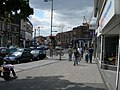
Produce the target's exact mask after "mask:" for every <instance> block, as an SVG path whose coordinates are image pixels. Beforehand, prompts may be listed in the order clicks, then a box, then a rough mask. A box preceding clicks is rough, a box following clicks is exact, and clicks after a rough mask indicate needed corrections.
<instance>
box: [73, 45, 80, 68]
mask: <svg viewBox="0 0 120 90" xmlns="http://www.w3.org/2000/svg"><path fill="white" fill-rule="evenodd" d="M73 55H74V66H76V65H78V57H79V55H80V54H79V52H78V50H77V48H76V47H74V50H73Z"/></svg>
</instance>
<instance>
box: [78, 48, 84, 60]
mask: <svg viewBox="0 0 120 90" xmlns="http://www.w3.org/2000/svg"><path fill="white" fill-rule="evenodd" d="M77 50H78V52H79V61H81V58H82V57H83V49H82V48H81V47H78V48H77Z"/></svg>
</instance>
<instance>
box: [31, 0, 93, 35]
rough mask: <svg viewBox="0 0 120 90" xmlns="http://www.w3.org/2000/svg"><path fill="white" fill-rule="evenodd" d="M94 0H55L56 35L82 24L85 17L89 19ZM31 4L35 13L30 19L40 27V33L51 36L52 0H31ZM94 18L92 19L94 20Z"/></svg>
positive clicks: (54, 29) (36, 27) (35, 25)
mask: <svg viewBox="0 0 120 90" xmlns="http://www.w3.org/2000/svg"><path fill="white" fill-rule="evenodd" d="M93 1H94V0H53V8H54V10H53V26H57V27H53V31H57V32H53V33H52V34H53V35H55V34H56V33H59V32H65V31H69V30H71V29H72V28H74V27H77V26H80V25H82V23H83V22H85V21H84V20H83V17H84V16H85V17H86V20H87V21H89V20H90V18H91V16H92V15H93V4H94V2H93ZM30 5H31V7H32V8H34V15H31V16H30V20H31V22H32V24H33V26H34V29H37V36H38V34H39V33H38V31H39V30H38V27H41V28H40V35H42V36H49V35H50V28H51V0H48V2H44V0H30ZM93 21H94V19H92V20H91V22H93Z"/></svg>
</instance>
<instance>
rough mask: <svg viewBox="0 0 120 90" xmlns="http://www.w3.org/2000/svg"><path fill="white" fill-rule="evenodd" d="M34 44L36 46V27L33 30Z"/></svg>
mask: <svg viewBox="0 0 120 90" xmlns="http://www.w3.org/2000/svg"><path fill="white" fill-rule="evenodd" d="M34 46H35V47H36V29H35V30H34Z"/></svg>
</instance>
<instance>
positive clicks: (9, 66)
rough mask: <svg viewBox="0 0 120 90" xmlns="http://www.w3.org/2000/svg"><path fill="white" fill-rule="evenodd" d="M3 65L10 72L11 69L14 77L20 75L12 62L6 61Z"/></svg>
mask: <svg viewBox="0 0 120 90" xmlns="http://www.w3.org/2000/svg"><path fill="white" fill-rule="evenodd" d="M2 66H3V69H4V70H5V71H9V72H10V71H11V72H12V74H13V76H14V78H17V77H18V76H17V75H16V73H15V70H14V66H13V65H12V64H10V63H9V62H5V63H4V64H3V65H2Z"/></svg>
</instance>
